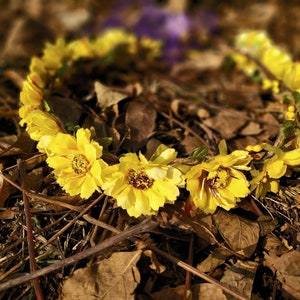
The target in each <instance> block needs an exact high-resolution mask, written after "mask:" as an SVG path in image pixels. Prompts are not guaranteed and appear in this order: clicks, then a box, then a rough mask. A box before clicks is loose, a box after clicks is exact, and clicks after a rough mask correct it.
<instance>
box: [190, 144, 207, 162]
mask: <svg viewBox="0 0 300 300" xmlns="http://www.w3.org/2000/svg"><path fill="white" fill-rule="evenodd" d="M207 152H208V148H207V147H206V146H201V147H198V148H195V149H194V150H193V151H192V152H191V154H190V155H189V158H193V159H197V160H198V161H200V162H201V161H203V160H204V159H205V157H206V155H207Z"/></svg>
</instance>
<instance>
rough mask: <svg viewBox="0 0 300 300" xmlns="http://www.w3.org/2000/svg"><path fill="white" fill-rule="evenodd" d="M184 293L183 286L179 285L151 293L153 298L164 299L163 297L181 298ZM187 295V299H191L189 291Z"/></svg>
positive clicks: (177, 299)
mask: <svg viewBox="0 0 300 300" xmlns="http://www.w3.org/2000/svg"><path fill="white" fill-rule="evenodd" d="M184 293H185V286H184V285H179V286H176V287H175V288H165V289H162V290H160V291H159V292H156V293H153V294H151V297H152V299H153V300H165V299H172V300H182V299H183V296H184ZM187 293H188V295H187V297H186V299H187V300H192V294H191V291H188V292H187Z"/></svg>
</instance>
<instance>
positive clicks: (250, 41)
mask: <svg viewBox="0 0 300 300" xmlns="http://www.w3.org/2000/svg"><path fill="white" fill-rule="evenodd" d="M235 43H236V46H237V47H238V48H240V49H241V50H242V51H245V52H248V53H249V52H250V53H251V54H252V55H254V56H255V57H259V56H260V55H261V54H262V52H263V51H264V50H265V49H266V48H268V47H270V46H271V45H272V43H271V41H270V39H269V38H268V36H267V34H266V32H264V31H259V30H252V31H246V32H242V33H240V34H239V35H238V36H237V38H236V42H235Z"/></svg>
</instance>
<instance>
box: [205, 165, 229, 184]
mask: <svg viewBox="0 0 300 300" xmlns="http://www.w3.org/2000/svg"><path fill="white" fill-rule="evenodd" d="M229 178H230V175H229V174H228V171H227V170H224V169H218V170H217V171H212V172H209V174H208V176H207V181H208V184H209V186H210V188H214V189H218V188H224V187H225V186H227V185H228V181H229Z"/></svg>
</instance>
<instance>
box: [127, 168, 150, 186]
mask: <svg viewBox="0 0 300 300" xmlns="http://www.w3.org/2000/svg"><path fill="white" fill-rule="evenodd" d="M128 183H129V184H130V185H132V186H133V187H134V188H136V189H138V190H142V191H145V190H147V189H149V188H151V187H152V185H153V183H154V179H153V178H151V177H149V176H148V175H147V174H146V173H145V171H144V170H133V169H130V170H129V171H128Z"/></svg>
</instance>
